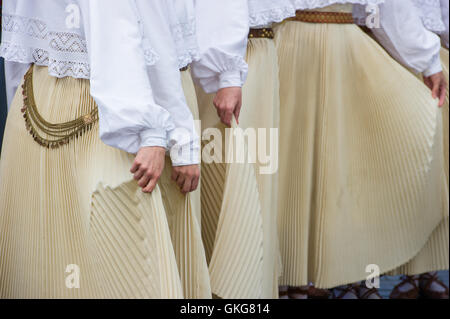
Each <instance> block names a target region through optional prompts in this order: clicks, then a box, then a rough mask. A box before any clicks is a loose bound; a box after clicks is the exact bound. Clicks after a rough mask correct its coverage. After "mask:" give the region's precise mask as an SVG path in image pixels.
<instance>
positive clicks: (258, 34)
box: [248, 28, 275, 39]
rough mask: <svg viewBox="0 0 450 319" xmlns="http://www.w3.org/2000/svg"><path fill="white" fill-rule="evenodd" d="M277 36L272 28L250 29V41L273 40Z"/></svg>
mask: <svg viewBox="0 0 450 319" xmlns="http://www.w3.org/2000/svg"><path fill="white" fill-rule="evenodd" d="M274 36H275V34H274V32H273V29H272V28H262V29H250V31H249V33H248V38H249V39H257V38H263V39H273V38H274Z"/></svg>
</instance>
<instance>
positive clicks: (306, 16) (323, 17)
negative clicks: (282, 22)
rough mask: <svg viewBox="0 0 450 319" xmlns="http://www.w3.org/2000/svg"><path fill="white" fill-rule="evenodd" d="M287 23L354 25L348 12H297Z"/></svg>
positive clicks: (351, 15)
mask: <svg viewBox="0 0 450 319" xmlns="http://www.w3.org/2000/svg"><path fill="white" fill-rule="evenodd" d="M287 21H298V22H307V23H333V24H354V23H355V20H354V19H353V14H352V13H350V12H324V11H297V12H296V14H295V17H292V18H289V19H287Z"/></svg>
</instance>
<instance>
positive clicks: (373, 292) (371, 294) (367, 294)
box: [359, 287, 383, 299]
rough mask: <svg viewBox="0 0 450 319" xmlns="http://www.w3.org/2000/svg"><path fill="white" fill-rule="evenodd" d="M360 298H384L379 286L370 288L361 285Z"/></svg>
mask: <svg viewBox="0 0 450 319" xmlns="http://www.w3.org/2000/svg"><path fill="white" fill-rule="evenodd" d="M364 290H365V291H364ZM362 291H364V292H362ZM359 299H383V297H381V295H380V292H379V291H378V289H377V288H370V289H369V288H366V287H361V288H360V290H359Z"/></svg>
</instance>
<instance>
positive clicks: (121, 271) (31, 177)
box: [0, 66, 211, 298]
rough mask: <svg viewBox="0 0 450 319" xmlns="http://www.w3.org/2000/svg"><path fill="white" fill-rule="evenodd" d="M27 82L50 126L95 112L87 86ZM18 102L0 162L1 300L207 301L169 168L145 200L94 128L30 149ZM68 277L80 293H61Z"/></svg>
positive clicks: (125, 163) (190, 208)
mask: <svg viewBox="0 0 450 319" xmlns="http://www.w3.org/2000/svg"><path fill="white" fill-rule="evenodd" d="M33 83H34V93H35V100H36V103H37V107H38V110H39V112H40V114H41V115H42V116H43V117H44V118H45V119H46V120H48V121H50V122H53V123H61V122H67V121H69V120H72V119H74V118H77V117H79V116H81V115H83V114H86V113H88V112H89V111H90V110H91V109H92V108H93V107H94V104H95V103H94V101H93V99H92V98H91V97H90V93H89V92H90V91H89V82H88V81H86V80H76V79H73V78H64V79H56V78H53V77H50V76H49V75H48V71H47V68H44V67H36V66H35V67H34V75H33ZM20 93H21V92H18V93H17V94H16V97H15V99H14V101H13V105H12V108H11V111H10V113H9V116H8V120H7V125H6V132H5V138H4V144H3V147H4V148H3V152H2V158H1V163H0V174H1V175H0V176H1V178H0V181H1V182H0V297H1V298H183V297H188V298H208V297H210V296H211V291H210V285H209V276H208V269H207V264H206V259H205V254H204V249H203V246H202V242H201V232H200V225H199V223H198V220H197V218H196V214H197V213H196V212H195V209H197V208H196V207H195V204H194V202H195V200H194V199H191V195H188V196H183V195H182V194H181V193H180V192H179V191H178V189H177V187H176V185H175V184H174V183H173V182H172V181H171V180H170V161H169V160H168V161H167V166H166V169H165V170H164V173H163V176H162V177H161V180H160V183H159V186H158V187H157V188H156V189H155V190H154V192H153V193H152V194H144V193H143V192H142V191H141V190H140V188H139V187H138V185H137V183H136V182H135V181H134V180H133V177H132V175H130V173H129V169H130V167H131V165H132V162H133V158H134V157H133V156H132V155H130V154H127V153H125V152H122V151H119V150H117V149H115V148H111V147H108V146H106V145H105V144H103V143H102V142H101V141H100V139H99V137H98V135H99V133H98V126H97V125H96V126H94V128H93V129H92V130H91V131H89V132H87V133H86V134H84V135H83V136H82V137H79V138H77V139H74V140H72V141H70V142H69V143H68V144H67V145H64V146H62V147H61V148H58V149H46V148H43V147H42V146H40V145H38V144H37V143H36V142H34V140H33V138H32V137H31V136H30V135H29V133H28V132H27V131H26V130H25V123H24V119H23V118H22V115H21V112H20V108H21V107H22V96H21V94H20ZM68 265H76V266H75V268H76V269H79V272H73V271H72V270H71V269H72V268H70V267H71V266H69V268H68ZM72 267H73V266H72ZM66 269H68V270H69V272H68V273H66ZM76 274H78V275H79V288H68V286H69V287H72V286H71V285H70V283H72V284H74V283H75V284H76V280H72V279H73V277H74V276H75V277H76ZM67 283H69V285H68V286H67V285H66V284H67Z"/></svg>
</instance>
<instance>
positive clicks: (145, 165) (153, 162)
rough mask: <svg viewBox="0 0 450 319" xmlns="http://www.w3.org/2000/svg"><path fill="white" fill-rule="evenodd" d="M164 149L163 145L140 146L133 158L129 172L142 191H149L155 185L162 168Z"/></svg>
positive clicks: (151, 190)
mask: <svg viewBox="0 0 450 319" xmlns="http://www.w3.org/2000/svg"><path fill="white" fill-rule="evenodd" d="M165 156H166V149H165V148H163V147H157V146H150V147H142V148H141V149H140V150H139V152H138V153H137V155H136V158H135V159H134V163H133V166H132V167H131V170H130V172H131V173H132V174H134V179H135V180H136V181H138V185H139V186H140V187H141V188H142V191H143V192H144V193H151V192H153V190H154V189H155V187H156V184H157V183H158V180H159V178H160V177H161V174H162V171H163V169H164V161H165Z"/></svg>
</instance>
